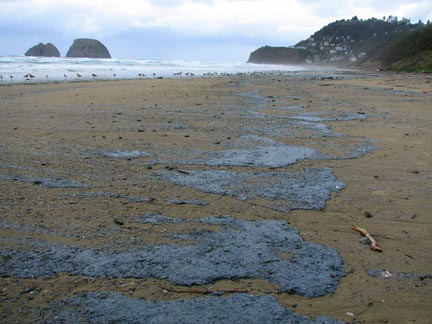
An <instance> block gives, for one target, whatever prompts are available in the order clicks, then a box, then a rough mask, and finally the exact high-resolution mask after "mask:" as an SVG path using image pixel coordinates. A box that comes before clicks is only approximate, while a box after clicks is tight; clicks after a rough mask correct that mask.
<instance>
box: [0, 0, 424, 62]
mask: <svg viewBox="0 0 432 324" xmlns="http://www.w3.org/2000/svg"><path fill="white" fill-rule="evenodd" d="M388 15H393V16H398V17H399V18H402V17H406V18H410V19H411V21H412V22H417V21H418V20H419V19H421V20H423V21H427V20H428V19H430V20H432V1H431V0H426V1H423V0H418V1H416V0H411V1H409V0H303V1H300V0H116V1H114V0H0V55H23V54H24V52H25V51H26V50H27V49H28V48H30V47H32V46H34V45H36V44H37V43H39V42H44V43H47V42H52V43H54V45H56V46H57V48H58V49H59V50H60V53H61V55H62V56H65V55H66V52H67V50H68V48H69V46H70V45H71V44H72V42H73V40H74V39H75V38H95V39H98V40H100V41H101V42H102V43H104V44H105V45H106V46H107V47H108V49H109V51H110V52H111V55H112V56H113V57H115V58H145V59H191V60H224V61H246V60H247V59H248V57H249V53H250V52H251V51H253V50H254V49H256V48H258V47H260V46H263V45H274V46H290V45H294V44H296V43H297V42H298V41H300V40H303V39H306V38H308V37H309V36H310V35H311V34H313V33H314V32H315V31H317V30H319V29H320V28H321V27H323V26H325V25H327V24H328V23H330V22H333V21H335V20H339V19H350V18H351V17H353V16H357V17H359V18H361V19H368V18H371V17H376V18H380V19H381V18H382V17H383V16H388Z"/></svg>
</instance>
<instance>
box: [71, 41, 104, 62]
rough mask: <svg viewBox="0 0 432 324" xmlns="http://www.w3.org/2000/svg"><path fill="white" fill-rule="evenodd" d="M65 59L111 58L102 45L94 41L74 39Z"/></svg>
mask: <svg viewBox="0 0 432 324" xmlns="http://www.w3.org/2000/svg"><path fill="white" fill-rule="evenodd" d="M66 57H88V58H111V55H110V53H109V51H108V49H107V48H106V46H105V45H104V44H102V43H101V42H100V41H98V40H96V39H88V38H79V39H75V40H74V42H73V44H72V46H71V47H70V48H69V50H68V52H67V54H66Z"/></svg>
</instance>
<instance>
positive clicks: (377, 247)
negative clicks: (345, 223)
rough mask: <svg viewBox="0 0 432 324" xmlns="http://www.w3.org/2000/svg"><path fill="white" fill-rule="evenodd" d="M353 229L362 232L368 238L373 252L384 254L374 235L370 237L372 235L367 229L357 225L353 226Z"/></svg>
mask: <svg viewBox="0 0 432 324" xmlns="http://www.w3.org/2000/svg"><path fill="white" fill-rule="evenodd" d="M351 228H352V229H353V230H354V231H356V232H360V233H361V234H362V235H363V236H364V237H366V238H367V239H368V240H369V241H370V248H371V250H373V251H377V252H382V249H381V248H380V247H379V246H378V244H377V243H376V241H375V239H374V238H373V237H372V235H370V233H369V232H368V231H367V230H366V229H364V228H362V227H359V226H357V225H355V224H353V225H352V226H351Z"/></svg>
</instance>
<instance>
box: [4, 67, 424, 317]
mask: <svg viewBox="0 0 432 324" xmlns="http://www.w3.org/2000/svg"><path fill="white" fill-rule="evenodd" d="M431 81H432V78H431V77H430V76H424V75H402V74H401V75H396V74H376V75H375V74H363V73H353V74H349V73H337V74H334V75H332V78H331V79H325V80H322V79H320V77H319V76H317V75H314V74H309V73H304V74H297V75H291V76H288V75H266V76H236V77H226V78H193V79H163V80H136V81H102V82H98V81H94V82H76V83H58V84H22V85H11V86H6V85H5V86H0V98H1V101H0V148H1V160H0V175H1V176H2V177H1V178H0V185H1V190H0V211H1V219H0V225H1V226H0V233H1V239H0V241H1V250H2V251H3V252H2V260H1V262H2V263H1V264H0V270H1V269H4V266H6V265H7V264H8V262H9V261H10V259H9V258H11V256H10V255H12V258H13V255H14V253H15V252H16V251H20V250H24V249H25V245H26V243H25V242H30V241H31V240H42V241H44V242H49V243H62V244H66V245H68V246H73V247H82V248H97V249H101V250H110V249H112V248H113V247H115V250H116V251H117V252H119V253H120V252H121V251H125V250H128V249H131V248H137V247H139V246H140V245H142V244H143V243H149V244H159V243H167V242H168V243H175V244H180V245H181V244H187V242H184V241H181V240H179V239H178V238H175V237H168V236H167V235H166V234H167V233H188V232H190V231H191V230H193V227H194V225H191V224H190V223H188V224H166V225H165V226H162V227H161V226H156V225H151V224H137V223H136V222H135V221H134V219H135V218H136V217H137V216H139V215H146V214H149V213H161V214H163V215H166V216H168V217H172V218H179V219H185V218H186V219H199V218H202V217H206V216H212V215H229V216H232V217H235V218H237V219H240V220H257V221H262V220H278V221H284V222H285V221H286V222H289V223H290V224H291V225H293V226H295V227H296V228H298V229H299V231H300V235H301V236H302V237H303V238H304V239H305V240H306V241H309V242H316V243H320V244H323V245H325V246H327V247H329V248H333V249H335V250H336V251H338V252H339V253H340V255H341V257H342V258H343V261H344V264H345V270H346V276H345V277H344V278H342V279H341V281H340V283H339V287H338V288H337V290H336V291H335V292H334V293H333V294H328V295H326V296H322V297H316V298H308V297H304V296H299V295H296V294H295V293H294V294H293V293H292V291H288V292H281V291H280V287H279V286H278V284H277V283H274V282H269V281H268V280H264V279H259V278H258V279H253V278H252V279H251V278H233V279H224V280H216V281H215V282H212V283H210V284H206V285H202V286H194V287H193V289H195V290H197V289H200V290H205V289H211V290H212V291H213V290H238V291H241V290H247V291H248V293H249V294H252V295H256V296H268V295H271V296H274V297H275V298H276V299H277V300H278V301H279V302H280V303H281V304H282V305H284V306H285V307H287V308H288V309H291V310H293V311H294V312H296V313H299V314H302V315H305V316H308V317H316V316H323V315H325V316H329V317H332V318H334V319H338V320H341V321H343V322H355V323H430V318H431V316H432V288H431V281H432V280H431V274H432V254H431V251H432V235H431V234H432V220H431V211H432V181H431V180H432V156H431V154H432V150H431V149H432V144H431V143H432V127H431V125H432V85H431V83H430V82H431ZM428 91H430V92H428ZM288 117H296V118H297V119H293V118H288ZM314 117H319V119H313V118H314ZM363 117H364V118H363ZM295 122H297V123H295ZM325 125H327V128H325ZM341 134H342V135H343V136H341ZM258 136H259V137H258ZM269 140H272V141H269ZM257 141H258V142H257ZM260 141H261V142H260ZM265 141H267V142H265ZM276 142H277V143H276ZM275 143H276V144H275ZM273 144H275V145H276V146H280V145H282V146H283V145H288V146H296V147H308V148H312V149H315V150H316V151H319V152H320V154H321V155H320V156H319V157H318V156H317V158H313V157H312V158H310V159H300V160H299V161H297V163H295V164H292V165H286V166H282V167H278V168H275V167H272V166H267V165H253V161H254V157H253V154H255V153H256V152H252V153H253V154H252V157H249V158H247V157H246V158H245V157H244V156H242V158H243V160H242V161H244V160H245V161H246V162H245V164H246V165H232V164H235V163H233V162H232V160H228V162H226V161H225V162H226V163H225V165H222V166H217V165H216V166H215V165H212V166H209V165H205V164H206V161H207V164H208V161H209V159H211V157H212V155H211V154H212V153H211V152H214V151H230V150H231V151H232V150H246V149H251V148H253V147H265V146H266V145H273ZM371 145H373V146H374V147H375V148H376V149H375V150H374V151H371ZM125 152H129V153H130V154H132V155H131V156H129V158H118V156H116V154H117V155H118V154H121V153H123V154H126V153H125ZM131 152H133V153H131ZM144 152H145V153H149V154H150V155H151V156H146V154H145V153H144ZM139 153H141V155H139ZM243 153H244V152H243ZM363 153H365V154H363ZM109 154H111V156H109ZM112 154H114V155H112ZM133 154H135V155H133ZM218 157H220V156H218ZM194 161H195V162H194ZM197 161H198V162H197ZM217 161H219V162H220V161H221V160H220V159H219V160H217ZM236 161H238V160H236ZM251 161H252V162H251ZM203 164H204V165H203ZM222 164H223V163H222ZM240 164H241V163H240ZM247 164H250V165H247ZM321 167H325V168H331V169H332V170H333V174H334V176H335V177H336V179H337V180H339V181H342V182H343V183H345V184H346V187H345V188H344V189H343V190H338V191H335V192H333V193H332V194H331V198H330V199H329V200H328V201H327V205H326V207H325V208H324V209H323V210H292V211H284V212H281V211H277V210H275V209H274V208H269V207H268V206H269V205H271V204H273V205H274V204H276V205H277V206H285V205H284V204H285V202H284V201H283V199H271V198H270V199H267V198H263V197H252V198H250V199H249V197H248V199H245V200H240V199H238V196H237V197H236V196H235V195H234V196H233V195H229V194H222V195H219V194H215V193H209V192H205V191H202V190H197V189H194V188H192V187H181V186H178V185H175V184H172V183H170V182H168V181H161V179H160V178H158V176H157V174H158V173H163V172H169V171H174V172H177V173H179V171H178V170H180V173H181V174H182V175H185V176H186V175H189V172H192V171H200V170H209V169H211V170H223V171H232V172H263V173H265V172H285V171H286V172H300V171H301V170H303V169H308V168H321ZM11 179H15V180H11ZM46 179H51V180H52V181H54V180H55V179H62V180H65V179H67V180H70V181H75V182H73V183H69V184H68V185H66V186H65V187H64V186H63V185H64V183H60V184H59V183H58V182H57V183H56V185H54V187H56V188H49V184H48V187H47V183H44V181H45V180H46ZM53 179H54V180H53ZM80 184H86V185H87V186H88V187H82V188H81V187H80V186H79V185H80ZM74 185H75V186H74ZM71 187H72V188H71ZM74 187H75V188H74ZM239 190H240V189H239ZM101 192H104V194H101ZM82 193H87V194H88V193H90V194H88V195H90V196H87V197H85V196H82ZM98 193H99V194H98ZM80 194H81V196H80ZM92 195H93V196H92ZM144 198H146V199H147V200H146V199H144ZM173 199H177V200H179V201H180V202H178V201H177V203H175V201H174V200H173ZM182 200H183V202H182ZM185 200H186V202H185ZM188 200H189V201H188ZM190 200H192V201H190ZM269 202H270V203H269ZM201 203H202V204H201ZM273 207H275V206H273ZM285 207H286V206H285ZM354 223H355V224H357V225H358V226H361V227H364V228H366V229H367V230H369V231H370V232H371V233H372V235H373V236H374V238H375V239H376V240H377V242H378V244H379V245H380V246H381V247H382V249H383V252H382V253H378V252H374V251H372V250H370V249H369V246H368V245H365V244H361V243H360V242H359V239H360V238H361V235H360V234H359V233H357V232H354V231H352V230H351V225H352V224H354ZM197 226H198V225H197ZM191 227H192V228H191ZM198 227H199V226H198ZM206 229H207V230H216V231H217V230H220V228H219V229H218V227H217V226H216V225H214V226H213V227H212V226H210V227H207V228H206ZM23 238H25V239H27V241H24V240H22V239H23ZM9 253H10V255H9ZM285 257H286V258H289V257H290V256H289V255H287V256H285ZM22 267H23V268H25V267H26V265H25V264H23V265H22ZM371 269H372V270H375V271H376V272H375V273H376V274H378V276H377V277H374V276H372V275H371V274H370V271H369V272H368V270H371ZM384 270H386V271H387V272H383V271H384ZM0 282H1V284H0V288H1V290H0V301H1V306H0V322H2V323H15V322H16V323H25V322H39V321H40V318H39V316H40V313H39V310H40V308H47V307H50V306H52V305H55V303H56V302H58V301H60V300H67V299H69V298H71V297H73V296H74V295H76V294H79V293H82V292H93V291H118V292H121V293H123V294H124V295H125V296H128V297H131V298H144V299H146V300H153V301H167V300H177V299H188V298H192V297H197V293H196V292H195V293H190V294H189V293H186V292H185V291H186V290H187V289H190V288H189V287H186V286H174V285H172V283H170V282H169V280H162V279H161V280H159V279H156V278H147V279H145V278H144V279H136V278H121V277H120V278H114V279H109V278H91V277H88V276H83V275H72V274H70V273H57V274H54V275H52V276H49V277H48V278H37V277H36V278H21V277H19V276H13V275H9V274H8V273H7V271H6V270H4V271H3V276H2V278H1V279H0ZM161 287H162V288H165V290H163V289H161ZM167 288H169V289H167ZM226 295H228V296H231V295H232V294H226ZM234 295H235V294H234Z"/></svg>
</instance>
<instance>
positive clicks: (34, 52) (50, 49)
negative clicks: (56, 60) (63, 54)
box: [24, 43, 60, 57]
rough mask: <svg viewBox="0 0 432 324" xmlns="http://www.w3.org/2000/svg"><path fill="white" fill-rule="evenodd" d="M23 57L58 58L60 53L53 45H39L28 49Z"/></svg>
mask: <svg viewBox="0 0 432 324" xmlns="http://www.w3.org/2000/svg"><path fill="white" fill-rule="evenodd" d="M24 55H25V56H44V57H60V52H59V50H58V49H57V47H55V46H54V45H53V44H51V43H48V44H43V43H39V44H37V45H35V46H33V47H32V48H30V49H29V50H28V51H27V52H25V54H24Z"/></svg>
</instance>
